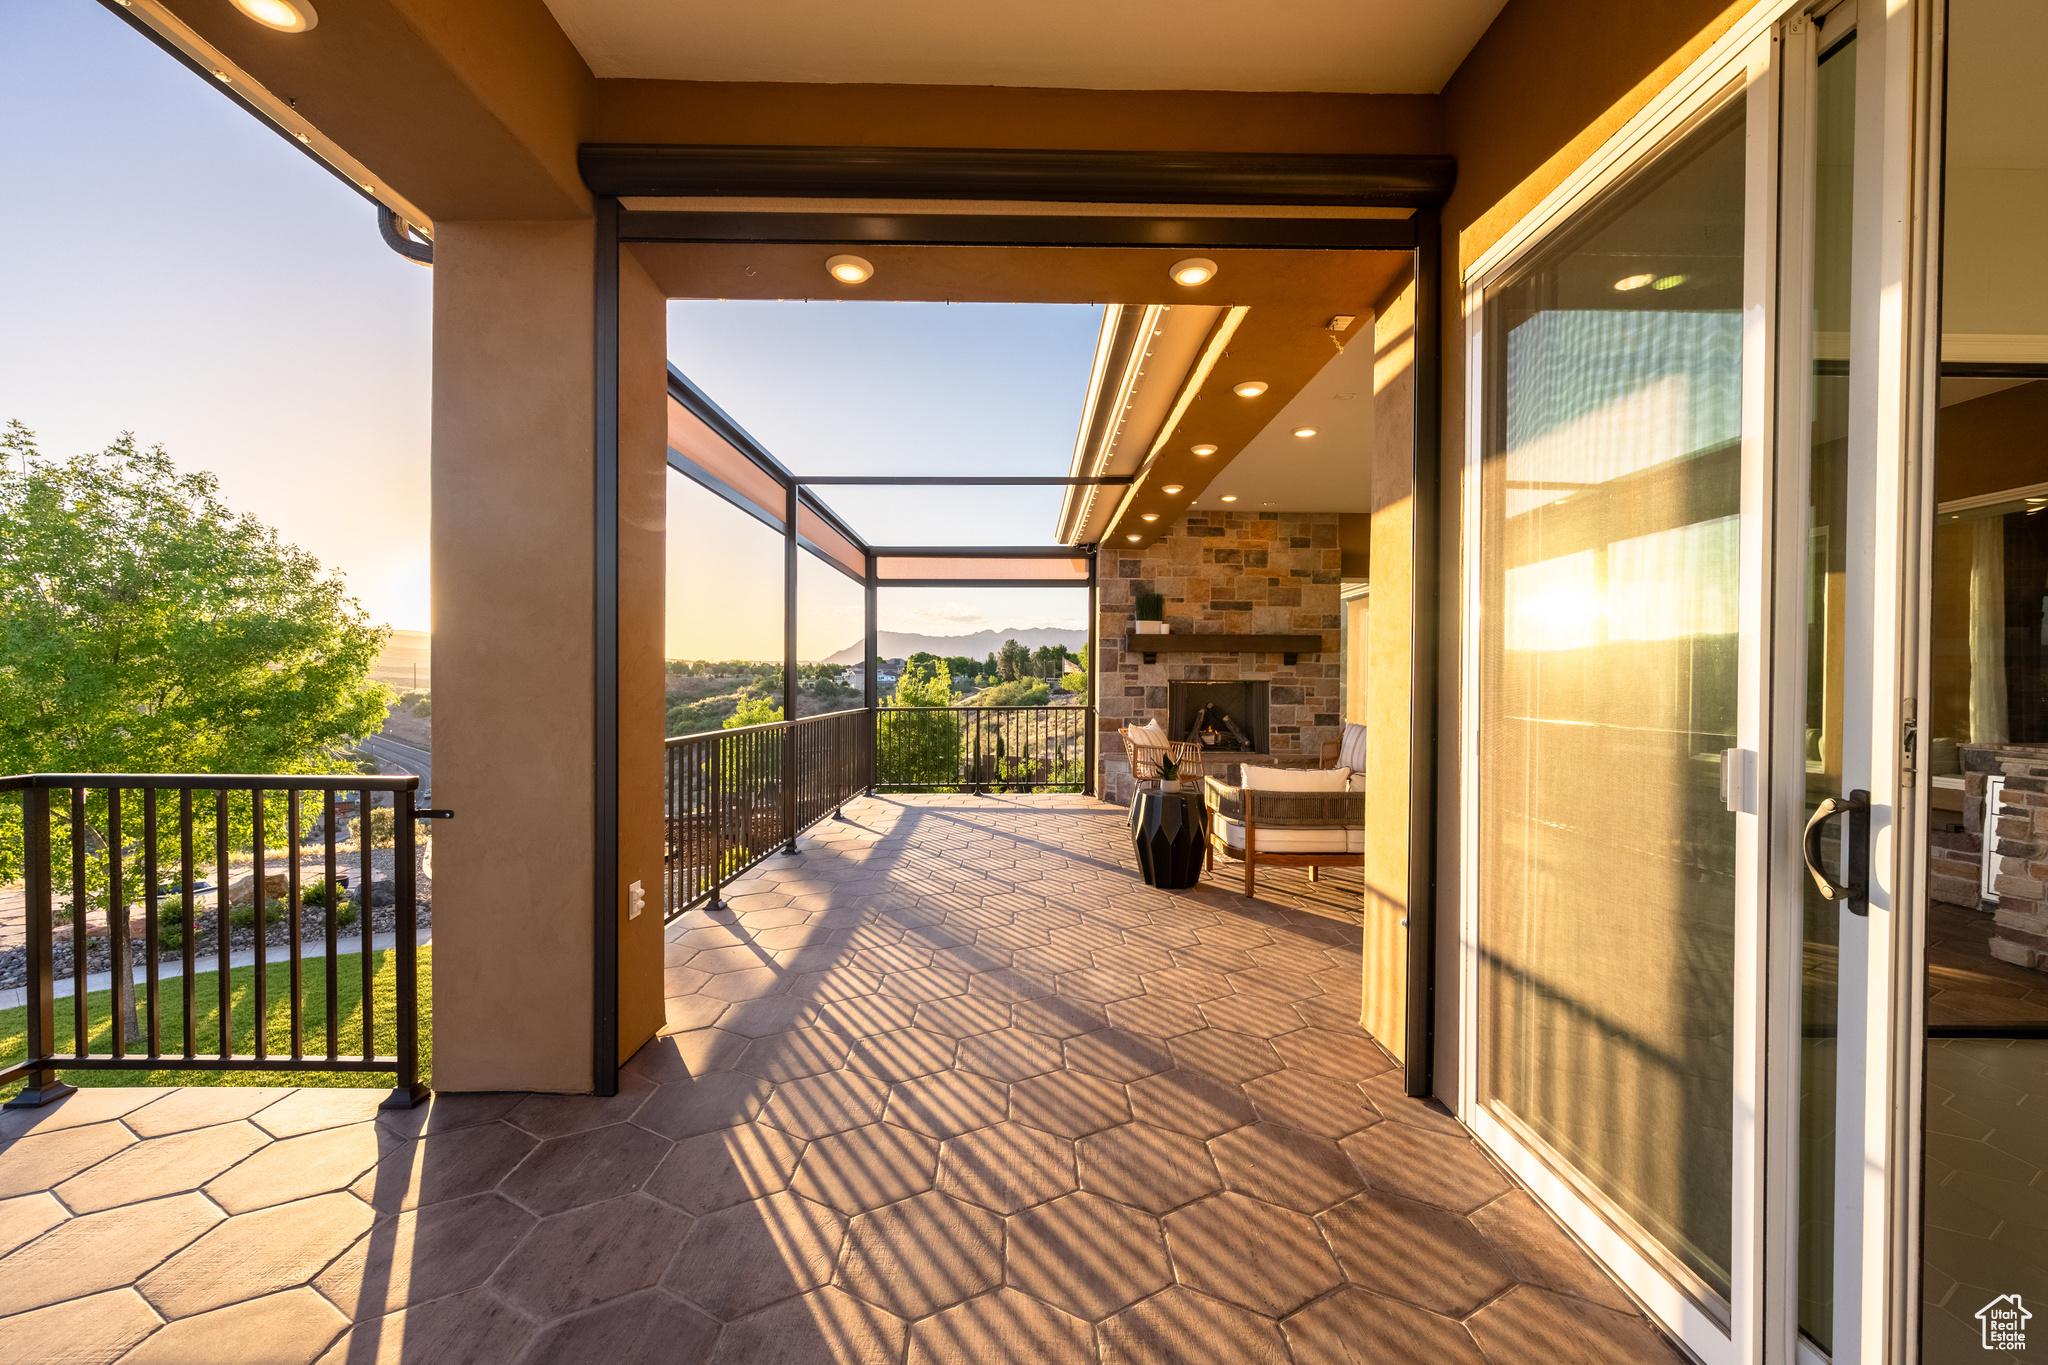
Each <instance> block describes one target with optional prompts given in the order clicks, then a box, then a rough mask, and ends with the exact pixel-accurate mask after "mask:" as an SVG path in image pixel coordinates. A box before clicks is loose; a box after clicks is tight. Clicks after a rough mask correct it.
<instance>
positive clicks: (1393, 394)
mask: <svg viewBox="0 0 2048 1365" xmlns="http://www.w3.org/2000/svg"><path fill="white" fill-rule="evenodd" d="M1414 323H1415V289H1414V286H1413V284H1410V285H1408V286H1406V287H1404V288H1403V289H1401V290H1400V292H1398V293H1396V294H1394V295H1392V296H1391V297H1390V298H1388V299H1386V300H1383V301H1382V303H1381V306H1380V308H1379V310H1378V312H1377V314H1376V315H1375V317H1374V319H1373V347H1374V356H1375V358H1374V362H1373V441H1374V449H1373V455H1372V611H1371V612H1370V613H1369V614H1368V617H1367V621H1366V640H1365V642H1364V648H1365V650H1366V706H1365V713H1366V725H1367V726H1368V727H1369V728H1368V731H1367V735H1368V740H1367V748H1366V768H1365V771H1366V798H1365V906H1364V910H1365V926H1364V939H1363V948H1364V956H1365V981H1364V992H1363V1001H1362V1008H1361V1015H1360V1019H1359V1022H1360V1023H1361V1024H1363V1025H1364V1026H1365V1028H1366V1029H1367V1030H1368V1031H1370V1032H1371V1033H1372V1035H1373V1036H1374V1037H1375V1038H1377V1039H1379V1041H1380V1042H1381V1043H1382V1044H1383V1045H1384V1046H1385V1047H1386V1048H1387V1050H1388V1051H1390V1052H1392V1053H1393V1054H1394V1055H1395V1056H1396V1057H1405V1056H1406V1053H1407V1023H1406V1015H1407V1002H1408V995H1407V991H1408V931H1407V929H1406V927H1405V926H1404V924H1403V922H1402V921H1403V920H1404V919H1405V918H1406V917H1407V914H1408V872H1409V866H1408V859H1409V847H1408V838H1409V822H1408V816H1409V800H1410V795H1409V793H1410V781H1411V777H1412V773H1411V771H1410V767H1409V732H1410V725H1411V710H1410V702H1411V696H1410V692H1411V689H1410V685H1409V679H1410V677H1411V672H1410V665H1411V662H1412V654H1413V650H1414V647H1415V620H1414V616H1415V613H1414V600H1413V599H1414V593H1413V586H1414V581H1415V540H1414V531H1415V502H1414V494H1415V474H1414V464H1415V345H1414V334H1415V328H1414Z"/></svg>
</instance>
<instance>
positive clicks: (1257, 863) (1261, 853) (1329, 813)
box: [1202, 777, 1365, 896]
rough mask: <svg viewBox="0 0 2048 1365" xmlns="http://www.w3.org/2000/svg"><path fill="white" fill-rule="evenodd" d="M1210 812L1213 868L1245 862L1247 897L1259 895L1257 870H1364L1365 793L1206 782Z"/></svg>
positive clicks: (1310, 872) (1204, 797)
mask: <svg viewBox="0 0 2048 1365" xmlns="http://www.w3.org/2000/svg"><path fill="white" fill-rule="evenodd" d="M1202 803H1203V804H1204V805H1205V806H1207V807H1208V811H1209V849H1208V870H1209V871H1210V872H1212V873H1213V872H1214V871H1215V870H1216V858H1217V855H1218V854H1221V855H1222V856H1223V857H1225V858H1235V859H1237V860H1238V861H1239V862H1241V863H1243V864H1244V893H1245V895H1247V896H1254V895H1257V894H1258V890H1257V887H1258V869H1259V868H1260V867H1262V866H1264V867H1305V868H1307V869H1308V876H1309V880H1310V881H1315V880H1316V874H1317V872H1318V871H1319V870H1320V869H1322V868H1325V867H1364V866H1365V793H1364V792H1352V791H1342V792H1334V791H1256V790H1252V789H1249V788H1245V787H1233V786H1230V785H1229V784H1227V783H1225V782H1223V781H1222V780H1221V779H1218V778H1214V777H1211V778H1208V779H1207V780H1205V781H1204V782H1203V783H1202Z"/></svg>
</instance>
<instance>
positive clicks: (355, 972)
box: [0, 947, 434, 1100]
mask: <svg viewBox="0 0 2048 1365" xmlns="http://www.w3.org/2000/svg"><path fill="white" fill-rule="evenodd" d="M273 951H279V950H273ZM371 956H372V959H373V961H374V963H375V973H374V980H373V983H372V994H371V1003H372V1005H373V1014H374V1016H375V1025H376V1035H377V1036H376V1043H377V1051H378V1052H379V1053H381V1054H383V1055H386V1056H389V1055H391V1053H392V1052H393V1051H394V1050H395V1049H396V1047H397V1024H396V1021H397V1011H396V1008H395V1002H396V999H397V988H398V961H397V958H396V957H395V956H394V950H392V949H388V948H387V949H385V950H383V951H381V952H377V953H373V954H372V955H371ZM419 964H420V968H419V1001H420V1079H421V1080H422V1081H425V1080H427V1079H428V1078H429V1076H430V1075H431V1072H432V1069H433V1057H434V1044H433V1037H434V1031H433V976H434V962H433V949H432V948H431V947H423V948H421V949H420V950H419ZM340 966H341V971H340V979H339V981H338V983H337V991H336V998H335V1003H336V1008H337V1020H338V1025H339V1027H338V1030H337V1031H338V1033H339V1034H340V1038H339V1043H338V1046H339V1050H340V1052H341V1054H342V1055H343V1056H344V1057H346V1056H348V1055H349V1054H351V1053H353V1054H354V1055H356V1056H358V1057H360V1056H361V1055H362V1052H363V1016H362V1000H363V992H362V960H361V958H360V956H348V957H344V958H343V959H342V960H341V964H340ZM228 978H229V986H228V1019H229V1024H230V1028H231V1029H232V1037H233V1039H234V1051H236V1052H238V1053H245V1054H246V1053H249V1052H252V1051H254V1049H255V1037H256V1035H255V1022H256V968H255V967H254V966H248V967H236V968H234V969H233V970H231V971H230V972H229V973H228ZM303 980H304V982H305V1003H304V1006H303V1019H304V1025H303V1036H304V1039H305V1054H306V1055H307V1056H309V1057H311V1056H325V1055H326V1052H327V970H326V964H325V962H324V961H323V960H321V959H318V958H315V957H313V956H311V955H308V956H307V958H306V959H305V965H304V969H303ZM290 988H291V964H290V963H288V962H273V963H272V964H270V970H269V973H268V976H267V978H266V984H265V990H266V993H267V995H268V1001H267V1004H268V1006H269V1008H268V1010H267V1014H268V1021H267V1026H266V1030H265V1032H266V1036H267V1038H268V1039H269V1045H270V1055H271V1056H273V1057H279V1056H283V1057H289V1056H290V1055H291V1008H290ZM160 999H161V1002H162V1003H161V1011H162V1028H161V1036H162V1039H163V1050H164V1051H166V1052H169V1051H173V1050H176V1051H181V1052H182V1051H183V1049H184V1026H185V1025H184V1019H185V1012H184V991H183V981H182V979H181V978H177V977H168V978H165V979H164V980H163V982H162V986H161V996H160ZM192 1003H193V1034H194V1037H193V1042H194V1045H195V1047H196V1048H197V1050H198V1051H199V1052H200V1054H201V1055H205V1054H207V1053H213V1054H215V1055H218V1054H219V1052H220V974H219V973H218V972H207V971H202V972H200V973H199V974H198V976H197V977H195V978H194V980H193V1002H192ZM136 1008H137V1010H138V1011H139V1012H141V1013H142V1015H143V1025H144V1027H145V1028H147V1027H148V1003H147V1000H146V998H145V996H144V993H143V991H142V988H141V987H137V988H136ZM112 1014H113V992H112V991H94V992H92V993H91V994H90V995H88V996H87V997H86V1023H87V1028H88V1030H89V1044H88V1050H89V1051H92V1052H96V1053H106V1052H110V1051H112V1050H113V1022H112ZM72 1019H73V1011H72V1004H71V1001H70V999H69V998H65V999H60V1000H58V1001H57V1051H58V1052H59V1053H64V1052H70V1051H72V1047H73V1045H72V1037H73V1033H72ZM129 1047H130V1050H131V1051H132V1050H134V1047H135V1045H134V1044H133V1043H132V1042H131V1043H130V1044H129ZM27 1055H28V1011H27V1010H26V1009H11V1010H0V1065H9V1064H12V1063H14V1062H18V1061H20V1060H21V1059H22V1058H23V1057H25V1056H27ZM62 1074H63V1077H64V1079H65V1080H66V1081H68V1082H70V1083H71V1084H72V1085H81V1086H84V1085H321V1086H358V1087H370V1088H380V1089H388V1088H389V1087H391V1086H393V1085H395V1084H396V1083H397V1078H396V1077H395V1076H394V1075H393V1074H392V1073H391V1072H389V1071H178V1070H164V1071H145V1070H140V1069H138V1070H134V1071H97V1070H93V1071H87V1070H79V1071H65V1072H63V1073H62ZM20 1089H21V1082H19V1081H14V1082H11V1083H9V1084H7V1085H5V1086H0V1100H5V1099H10V1098H12V1097H13V1096H14V1095H15V1094H16V1093H17V1092H19V1091H20Z"/></svg>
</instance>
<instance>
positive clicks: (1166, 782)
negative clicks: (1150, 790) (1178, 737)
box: [1159, 754, 1180, 792]
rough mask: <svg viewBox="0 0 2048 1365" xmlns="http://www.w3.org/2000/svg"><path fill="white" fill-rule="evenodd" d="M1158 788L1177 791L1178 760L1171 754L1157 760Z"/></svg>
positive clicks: (1178, 784) (1178, 787)
mask: <svg viewBox="0 0 2048 1365" xmlns="http://www.w3.org/2000/svg"><path fill="white" fill-rule="evenodd" d="M1159 790H1161V791H1163V792H1177V791H1179V790H1180V762H1179V760H1177V759H1175V758H1174V757H1173V756H1172V755H1171V754H1169V755H1167V756H1166V757H1164V758H1162V759H1160V760H1159Z"/></svg>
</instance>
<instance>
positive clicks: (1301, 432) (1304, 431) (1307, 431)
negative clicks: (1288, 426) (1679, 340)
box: [1294, 427, 1316, 436]
mask: <svg viewBox="0 0 2048 1365" xmlns="http://www.w3.org/2000/svg"><path fill="white" fill-rule="evenodd" d="M1294 434H1295V435H1296V436H1313V435H1315V434H1316V429H1315V428H1314V427H1296V428H1295V429H1294Z"/></svg>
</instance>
